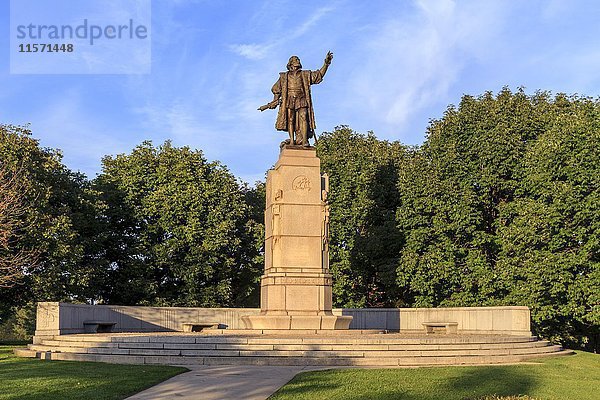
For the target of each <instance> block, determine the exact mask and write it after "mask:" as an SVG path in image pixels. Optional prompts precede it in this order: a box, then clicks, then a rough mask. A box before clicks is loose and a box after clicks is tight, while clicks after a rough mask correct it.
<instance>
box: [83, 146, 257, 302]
mask: <svg viewBox="0 0 600 400" xmlns="http://www.w3.org/2000/svg"><path fill="white" fill-rule="evenodd" d="M102 162H103V172H102V174H100V175H99V176H98V178H97V179H96V181H95V184H94V188H95V189H96V190H98V191H99V192H100V193H101V199H102V202H103V203H104V204H105V209H104V211H103V212H102V223H103V225H104V234H103V235H102V242H103V246H102V248H103V249H104V254H102V256H101V257H102V258H104V259H106V260H107V261H108V266H109V269H108V281H109V284H108V285H107V286H106V293H104V295H103V296H104V298H105V299H106V301H108V302H111V303H122V304H152V305H171V306H175V305H179V306H196V307H216V306H231V305H233V304H237V303H243V302H244V301H245V299H247V298H248V297H251V296H252V293H251V292H252V291H253V290H256V288H257V283H256V282H257V275H260V272H261V270H262V269H261V268H260V267H257V265H256V263H257V260H258V259H259V254H258V251H259V247H258V246H257V244H256V238H257V232H256V231H257V230H258V229H259V227H258V226H257V225H256V224H257V221H256V220H255V219H253V218H252V215H251V214H252V213H253V212H254V210H253V209H252V208H251V207H249V206H248V205H247V203H246V201H245V200H246V198H247V196H249V189H248V188H244V187H242V186H241V185H240V184H239V183H238V182H237V181H236V179H235V177H234V176H233V175H232V174H231V173H230V172H229V171H228V170H227V169H226V168H225V167H223V166H222V165H221V164H219V163H218V162H212V163H211V162H208V161H207V160H206V159H205V158H204V156H203V155H202V152H200V151H194V150H191V149H190V148H188V147H182V148H176V147H173V146H172V145H171V143H170V142H166V143H164V144H163V145H161V146H159V147H158V148H155V147H154V146H153V145H152V143H151V142H144V143H143V144H141V145H140V146H138V147H136V148H135V149H134V150H133V151H132V153H131V154H128V155H118V156H116V157H105V158H104V159H103V161H102ZM248 281H251V282H253V284H254V285H255V286H253V287H252V288H250V287H249V284H248ZM250 286H252V285H250Z"/></svg>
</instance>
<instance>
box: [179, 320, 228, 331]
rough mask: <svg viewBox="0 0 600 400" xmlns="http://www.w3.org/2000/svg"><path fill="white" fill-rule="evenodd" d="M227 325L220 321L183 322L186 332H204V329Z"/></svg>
mask: <svg viewBox="0 0 600 400" xmlns="http://www.w3.org/2000/svg"><path fill="white" fill-rule="evenodd" d="M226 326H227V325H224V324H221V323H219V322H184V323H183V324H181V328H182V330H183V331H184V332H202V331H203V330H204V329H224V328H225V327H226Z"/></svg>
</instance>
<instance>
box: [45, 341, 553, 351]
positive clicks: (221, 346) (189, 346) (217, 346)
mask: <svg viewBox="0 0 600 400" xmlns="http://www.w3.org/2000/svg"><path fill="white" fill-rule="evenodd" d="M40 344H42V345H44V346H49V347H77V348H128V349H131V348H146V349H180V350H236V349H245V350H292V351H293V350H381V351H384V350H402V351H406V350H419V351H426V350H445V349H449V350H478V349H506V348H532V347H544V346H547V345H548V342H547V341H538V342H523V343H518V342H517V343H501V344H500V343H472V344H452V343H445V344H353V345H351V344H318V343H317V344H302V343H300V344H276V343H275V344H273V343H263V344H253V343H251V344H246V343H209V342H207V343H158V342H153V343H145V342H120V343H117V342H116V343H107V342H75V341H63V340H43V341H41V343H40Z"/></svg>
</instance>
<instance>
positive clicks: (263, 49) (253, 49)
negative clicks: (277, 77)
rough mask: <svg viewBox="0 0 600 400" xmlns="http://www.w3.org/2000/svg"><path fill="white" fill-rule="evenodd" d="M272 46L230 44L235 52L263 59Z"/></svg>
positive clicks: (247, 56)
mask: <svg viewBox="0 0 600 400" xmlns="http://www.w3.org/2000/svg"><path fill="white" fill-rule="evenodd" d="M271 47H272V46H271V45H260V44H232V45H230V46H229V48H230V49H231V50H232V51H233V52H234V53H236V54H238V55H240V56H242V57H246V58H248V59H250V60H261V59H263V58H265V56H266V54H267V52H268V51H269V50H270V49H271Z"/></svg>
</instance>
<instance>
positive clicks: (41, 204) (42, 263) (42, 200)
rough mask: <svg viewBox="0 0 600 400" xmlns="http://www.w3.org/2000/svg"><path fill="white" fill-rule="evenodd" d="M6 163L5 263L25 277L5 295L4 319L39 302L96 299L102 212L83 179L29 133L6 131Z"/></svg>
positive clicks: (2, 128) (1, 153)
mask: <svg viewBox="0 0 600 400" xmlns="http://www.w3.org/2000/svg"><path fill="white" fill-rule="evenodd" d="M0 160H1V171H2V174H3V177H2V179H0V182H2V184H1V186H2V188H1V189H0V197H1V199H0V201H1V202H3V203H4V206H6V205H8V207H5V208H3V210H2V212H1V213H0V219H1V220H2V221H3V228H2V229H4V234H3V238H4V239H3V245H2V246H0V247H1V249H0V258H2V259H3V260H4V261H5V262H7V263H9V264H10V267H11V270H10V271H11V274H10V275H14V274H16V276H20V279H19V283H20V284H19V285H13V286H12V287H3V288H0V318H2V319H3V320H4V318H6V317H8V316H10V315H12V314H14V313H15V311H17V308H19V307H23V306H25V305H27V304H31V303H33V302H36V301H90V300H93V299H95V298H96V297H95V293H96V292H97V290H96V288H95V286H94V285H95V284H96V283H98V282H99V280H98V279H97V278H96V275H95V274H96V272H97V271H98V269H97V268H96V266H95V264H94V259H95V258H94V251H92V248H93V245H94V240H95V236H96V232H97V231H96V230H95V229H94V227H95V226H96V224H95V222H94V221H95V210H96V204H95V202H94V196H93V194H92V193H91V192H89V187H88V186H89V185H88V184H87V181H86V179H85V177H84V176H83V175H81V174H78V173H73V172H71V171H69V170H68V169H67V168H66V167H65V166H64V165H63V164H62V162H61V154H60V152H58V151H55V150H51V149H44V148H42V147H40V145H39V143H38V141H37V140H35V139H33V138H32V136H31V131H30V130H29V129H28V127H20V126H13V125H0ZM32 261H35V262H32ZM5 266H6V264H5ZM5 271H6V270H5ZM13 282H14V281H13Z"/></svg>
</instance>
